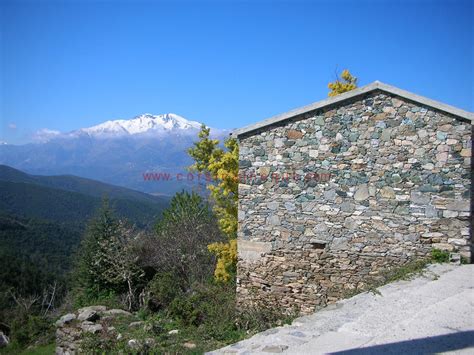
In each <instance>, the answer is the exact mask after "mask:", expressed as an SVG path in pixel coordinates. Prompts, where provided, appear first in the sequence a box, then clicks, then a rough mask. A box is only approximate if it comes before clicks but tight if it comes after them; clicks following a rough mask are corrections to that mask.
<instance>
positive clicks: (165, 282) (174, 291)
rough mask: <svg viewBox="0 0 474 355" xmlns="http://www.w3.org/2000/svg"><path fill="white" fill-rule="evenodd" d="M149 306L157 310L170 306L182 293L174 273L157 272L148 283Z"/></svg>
mask: <svg viewBox="0 0 474 355" xmlns="http://www.w3.org/2000/svg"><path fill="white" fill-rule="evenodd" d="M147 291H148V300H147V306H148V309H149V310H150V311H153V312H157V311H159V310H162V309H164V308H166V307H168V306H169V305H170V304H171V302H173V300H174V299H175V298H176V297H178V295H180V294H181V293H182V290H181V287H180V285H179V283H177V282H176V277H175V276H174V275H173V274H172V273H169V272H167V273H157V274H156V275H155V277H153V279H152V280H151V281H150V282H149V283H148V286H147Z"/></svg>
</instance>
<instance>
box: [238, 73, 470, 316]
mask: <svg viewBox="0 0 474 355" xmlns="http://www.w3.org/2000/svg"><path fill="white" fill-rule="evenodd" d="M473 117H474V115H473V114H472V113H469V112H465V111H462V110H459V109H456V108H453V107H450V106H447V105H444V104H441V103H437V102H435V101H432V100H429V99H426V98H423V97H420V96H417V95H414V94H411V93H408V92H406V91H403V90H400V89H397V88H394V87H391V86H388V85H386V84H382V83H379V82H375V83H373V84H370V85H368V86H366V87H363V88H359V89H356V90H354V91H353V92H349V93H346V94H343V95H340V96H338V97H335V98H331V99H327V100H324V101H323V102H320V103H316V104H313V105H310V106H307V107H304V108H301V109H297V110H295V111H292V112H289V113H287V114H283V115H280V116H277V117H275V118H272V119H269V120H266V121H263V122H262V123H259V124H256V125H253V126H250V127H247V128H243V129H240V130H237V131H235V132H234V133H233V135H234V136H235V137H237V138H238V140H239V147H240V153H239V154H240V157H239V160H240V161H239V165H240V171H239V175H240V184H239V214H238V216H239V230H238V249H239V261H238V275H237V293H238V302H239V304H240V305H250V304H257V305H262V304H263V305H268V306H271V307H273V308H275V307H276V308H281V309H282V310H286V311H290V310H294V311H296V312H297V313H303V314H304V313H310V312H312V311H314V310H315V309H317V308H319V307H321V306H324V305H326V304H328V303H331V302H334V301H336V300H339V299H341V298H342V297H344V296H345V295H347V294H348V293H349V292H351V291H354V290H357V289H363V288H364V287H366V286H367V284H369V283H371V282H372V281H374V280H377V279H379V278H380V277H381V275H382V273H383V271H384V270H386V269H387V268H388V267H392V266H397V265H402V264H404V263H406V262H408V261H410V260H412V259H414V258H420V257H424V256H427V255H429V254H430V252H431V249H433V248H436V249H440V250H446V251H449V252H452V253H459V254H460V255H461V256H462V258H463V259H465V260H467V261H470V260H471V248H472V238H471V228H470V224H471V223H472V220H471V214H470V209H471V206H470V204H471V174H472V169H471V158H472V151H471V148H472V143H471V140H472V127H473V126H472V120H473Z"/></svg>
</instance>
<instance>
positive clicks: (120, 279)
mask: <svg viewBox="0 0 474 355" xmlns="http://www.w3.org/2000/svg"><path fill="white" fill-rule="evenodd" d="M133 234H134V232H133V230H131V229H130V228H128V227H127V226H126V224H125V223H124V222H122V221H120V220H118V219H117V218H116V217H115V216H114V214H113V211H112V209H111V208H110V206H109V203H108V200H107V199H105V200H104V201H103V204H102V207H101V209H100V210H99V212H98V214H97V216H96V217H95V218H93V219H92V220H91V221H90V222H89V225H88V228H87V231H86V234H85V236H84V239H83V242H82V244H81V249H80V252H79V257H78V261H77V265H76V271H75V282H76V293H77V295H78V298H79V302H81V301H85V302H86V303H87V302H88V301H89V300H96V299H99V298H101V297H104V296H108V295H110V294H116V295H118V294H121V293H124V294H126V297H125V298H126V300H127V307H128V308H129V309H131V308H132V306H133V303H134V298H135V289H134V286H135V284H136V283H137V282H138V280H139V279H140V278H141V277H142V276H143V271H142V270H141V269H140V268H139V267H138V266H137V263H136V257H135V254H134V253H133V252H132V250H131V248H132V243H131V241H132V238H133Z"/></svg>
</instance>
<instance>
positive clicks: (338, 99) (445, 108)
mask: <svg viewBox="0 0 474 355" xmlns="http://www.w3.org/2000/svg"><path fill="white" fill-rule="evenodd" d="M376 90H380V91H384V92H387V93H390V94H393V95H396V96H399V97H402V98H404V99H407V100H409V101H413V102H416V103H419V104H422V105H425V106H428V107H431V108H434V109H436V110H439V111H442V112H445V113H449V114H451V115H454V116H456V117H459V118H461V119H464V120H467V121H469V122H471V124H472V123H473V122H474V113H472V112H468V111H464V110H461V109H459V108H457V107H454V106H450V105H447V104H444V103H442V102H439V101H435V100H431V99H428V98H427V97H424V96H420V95H416V94H413V93H411V92H408V91H405V90H402V89H399V88H397V87H395V86H391V85H388V84H384V83H381V82H380V81H374V82H373V83H371V84H368V85H365V86H362V87H360V88H357V89H354V90H351V91H348V92H345V93H343V94H340V95H337V96H334V97H329V98H327V99H325V100H321V101H318V102H315V103H312V104H310V105H306V106H303V107H299V108H296V109H294V110H291V111H288V112H285V113H282V114H279V115H276V116H273V117H270V118H267V119H266V120H263V121H260V122H257V123H254V124H251V125H248V126H245V127H243V128H239V129H236V130H234V131H233V132H232V133H231V136H233V137H237V138H238V137H240V136H241V135H244V134H248V133H250V132H253V131H257V130H259V129H262V128H265V127H267V126H271V125H274V124H277V123H280V122H283V121H285V120H288V119H290V118H293V117H295V116H299V115H301V114H304V113H306V112H310V111H314V110H318V109H322V108H324V107H326V106H331V105H335V104H339V103H342V102H344V101H346V100H350V99H353V98H355V97H357V96H361V95H364V94H367V93H369V92H372V91H376Z"/></svg>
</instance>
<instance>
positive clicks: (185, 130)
mask: <svg viewBox="0 0 474 355" xmlns="http://www.w3.org/2000/svg"><path fill="white" fill-rule="evenodd" d="M200 127H201V123H199V122H196V121H190V120H187V119H185V118H183V117H181V116H178V115H176V114H173V113H169V114H163V115H152V114H143V115H139V116H136V117H134V118H132V119H129V120H123V119H120V120H112V121H106V122H104V123H101V124H99V125H96V126H92V127H87V128H81V129H77V130H74V131H71V132H58V131H53V130H48V129H44V130H41V131H38V132H37V133H36V134H35V136H34V142H32V143H29V144H24V145H11V144H1V145H0V164H4V165H9V166H11V167H14V168H17V169H21V170H23V171H26V172H28V173H30V174H40V175H58V174H70V175H77V176H81V177H85V178H90V179H94V180H99V181H102V182H106V183H109V184H114V185H119V186H124V187H127V188H131V189H135V190H139V191H142V192H147V193H152V194H156V195H167V196H169V195H172V194H174V193H175V192H177V191H180V190H182V189H192V188H193V187H196V183H195V182H191V181H187V180H184V181H176V179H173V177H175V176H176V174H178V173H186V172H187V171H186V168H187V167H188V166H189V165H190V164H192V161H191V159H190V157H189V156H188V154H187V152H186V151H187V149H188V148H189V147H191V146H192V144H193V142H195V141H196V140H197V139H198V138H197V134H198V132H199V130H200ZM211 134H212V136H213V137H216V138H224V137H225V136H227V134H228V132H227V131H226V130H218V129H211ZM148 172H154V173H165V174H170V176H171V177H172V178H171V179H170V180H168V181H163V180H161V181H156V180H147V179H145V178H144V174H146V173H148Z"/></svg>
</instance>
